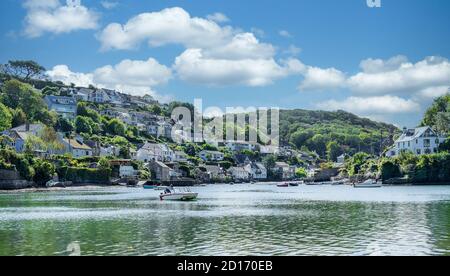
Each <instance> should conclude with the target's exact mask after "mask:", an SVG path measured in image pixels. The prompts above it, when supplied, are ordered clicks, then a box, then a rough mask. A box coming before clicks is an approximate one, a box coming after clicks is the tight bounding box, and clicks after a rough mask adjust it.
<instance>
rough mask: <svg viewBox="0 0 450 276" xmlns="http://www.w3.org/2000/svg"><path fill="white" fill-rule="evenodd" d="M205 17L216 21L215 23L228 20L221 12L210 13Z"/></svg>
mask: <svg viewBox="0 0 450 276" xmlns="http://www.w3.org/2000/svg"><path fill="white" fill-rule="evenodd" d="M206 18H207V19H208V20H211V21H214V22H217V23H225V22H229V21H230V19H229V18H228V17H227V16H226V15H225V14H223V13H220V12H216V13H214V14H210V15H208V16H206Z"/></svg>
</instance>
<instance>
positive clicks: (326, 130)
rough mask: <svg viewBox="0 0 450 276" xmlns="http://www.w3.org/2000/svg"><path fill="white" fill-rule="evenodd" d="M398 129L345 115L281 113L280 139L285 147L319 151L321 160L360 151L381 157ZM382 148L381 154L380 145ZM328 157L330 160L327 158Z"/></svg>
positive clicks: (310, 112)
mask: <svg viewBox="0 0 450 276" xmlns="http://www.w3.org/2000/svg"><path fill="white" fill-rule="evenodd" d="M398 131H399V129H398V128H397V127H395V126H393V125H390V124H385V123H379V122H375V121H372V120H370V119H366V118H361V117H358V116H356V115H354V114H351V113H348V112H345V111H336V112H328V111H309V110H300V109H296V110H282V111H281V112H280V137H281V142H282V143H283V144H290V145H292V146H295V147H296V148H298V149H302V148H303V149H308V150H310V151H316V152H317V153H318V154H319V155H321V156H322V157H329V158H330V159H335V157H336V156H338V155H340V154H342V153H347V154H354V153H356V152H359V151H363V152H367V153H373V154H379V153H380V152H382V151H383V150H384V149H385V147H386V146H389V145H390V144H391V143H392V139H393V136H394V135H395V133H396V132H398ZM381 144H382V145H383V147H382V149H381V150H380V145H381ZM327 155H328V156H327Z"/></svg>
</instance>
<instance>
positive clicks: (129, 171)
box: [119, 166, 138, 177]
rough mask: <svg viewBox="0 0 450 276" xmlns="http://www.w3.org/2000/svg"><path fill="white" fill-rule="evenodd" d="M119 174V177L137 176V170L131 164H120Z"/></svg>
mask: <svg viewBox="0 0 450 276" xmlns="http://www.w3.org/2000/svg"><path fill="white" fill-rule="evenodd" d="M119 175H120V177H137V175H138V172H137V171H136V170H135V169H134V168H133V166H120V168H119Z"/></svg>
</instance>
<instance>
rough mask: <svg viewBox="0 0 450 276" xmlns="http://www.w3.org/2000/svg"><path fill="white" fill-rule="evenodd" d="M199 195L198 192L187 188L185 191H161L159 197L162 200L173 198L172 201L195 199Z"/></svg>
mask: <svg viewBox="0 0 450 276" xmlns="http://www.w3.org/2000/svg"><path fill="white" fill-rule="evenodd" d="M197 197H198V193H194V192H191V191H190V190H188V189H186V190H185V191H176V190H175V189H171V190H170V192H164V193H161V195H160V196H159V198H160V199H161V201H163V200H171V201H193V200H196V199H197Z"/></svg>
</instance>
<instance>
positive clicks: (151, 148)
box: [137, 143, 175, 162]
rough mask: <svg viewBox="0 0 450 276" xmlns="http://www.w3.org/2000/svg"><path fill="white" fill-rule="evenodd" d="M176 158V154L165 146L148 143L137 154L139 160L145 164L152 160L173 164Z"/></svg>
mask: <svg viewBox="0 0 450 276" xmlns="http://www.w3.org/2000/svg"><path fill="white" fill-rule="evenodd" d="M174 156H175V154H174V152H173V150H171V149H170V148H169V147H168V146H167V145H165V144H155V143H146V144H145V145H144V146H143V147H142V148H140V149H139V150H138V152H137V159H138V160H141V161H144V162H149V161H151V160H153V161H161V162H172V161H173V159H174ZM147 157H148V158H147ZM145 160H147V161H145Z"/></svg>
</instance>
